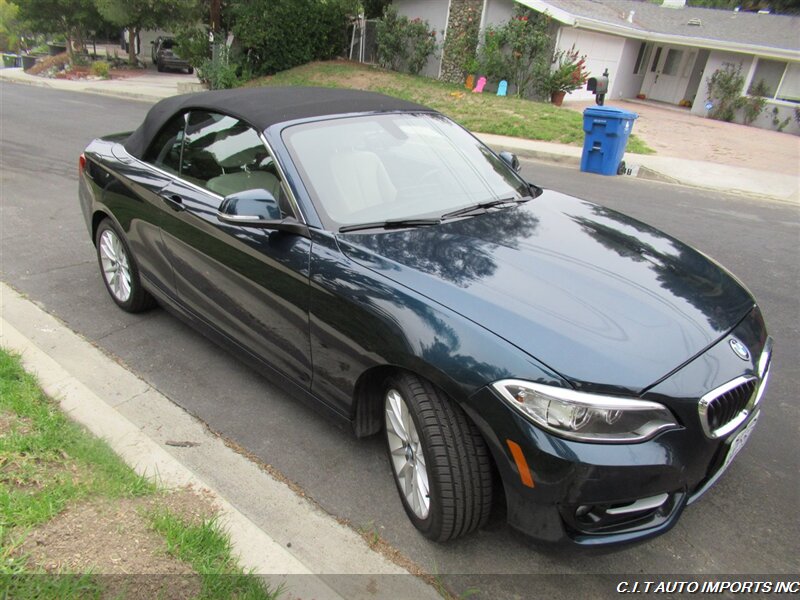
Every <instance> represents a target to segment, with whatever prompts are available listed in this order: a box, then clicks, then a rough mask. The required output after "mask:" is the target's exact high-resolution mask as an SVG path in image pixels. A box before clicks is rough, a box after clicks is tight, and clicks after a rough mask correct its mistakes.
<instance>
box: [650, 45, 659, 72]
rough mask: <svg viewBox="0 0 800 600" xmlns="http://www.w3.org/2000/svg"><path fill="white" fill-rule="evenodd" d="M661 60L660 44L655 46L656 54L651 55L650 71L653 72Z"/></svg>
mask: <svg viewBox="0 0 800 600" xmlns="http://www.w3.org/2000/svg"><path fill="white" fill-rule="evenodd" d="M659 60H661V46H659V47H658V48H656V55H655V56H654V57H653V64H652V65H650V72H651V73H655V72H656V68H657V67H658V61H659Z"/></svg>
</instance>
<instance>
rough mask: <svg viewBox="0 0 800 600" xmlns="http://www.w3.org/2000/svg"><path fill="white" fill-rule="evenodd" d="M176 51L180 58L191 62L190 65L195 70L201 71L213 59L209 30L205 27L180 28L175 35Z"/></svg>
mask: <svg viewBox="0 0 800 600" xmlns="http://www.w3.org/2000/svg"><path fill="white" fill-rule="evenodd" d="M175 50H176V52H177V53H178V56H180V57H181V58H183V59H184V60H187V61H189V64H190V65H192V66H193V67H194V68H195V69H199V68H200V67H201V65H203V64H204V63H205V62H206V61H207V60H208V59H210V58H211V44H210V43H209V41H208V29H206V28H205V27H181V28H179V29H178V30H177V32H176V34H175Z"/></svg>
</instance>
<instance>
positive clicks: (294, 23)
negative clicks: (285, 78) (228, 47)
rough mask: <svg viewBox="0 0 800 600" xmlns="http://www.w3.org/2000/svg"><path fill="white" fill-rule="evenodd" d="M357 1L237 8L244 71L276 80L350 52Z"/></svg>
mask: <svg viewBox="0 0 800 600" xmlns="http://www.w3.org/2000/svg"><path fill="white" fill-rule="evenodd" d="M354 6H355V3H354V2H353V1H352V0H255V1H253V2H236V3H232V4H231V5H230V8H229V18H230V22H231V30H232V32H233V34H234V36H235V38H236V40H238V43H239V44H240V45H241V56H242V58H241V63H242V64H241V65H240V66H241V68H243V69H245V70H249V71H250V72H252V73H253V74H254V75H271V74H273V73H277V72H278V71H283V70H286V69H290V68H292V67H295V66H297V65H302V64H305V63H307V62H311V61H312V60H326V59H330V58H333V57H335V56H337V55H339V54H342V53H343V52H344V50H345V48H346V47H347V45H348V43H349V40H348V38H347V23H348V16H349V14H350V13H351V11H352V10H353V8H354Z"/></svg>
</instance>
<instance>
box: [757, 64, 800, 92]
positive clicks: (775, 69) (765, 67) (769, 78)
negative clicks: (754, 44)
mask: <svg viewBox="0 0 800 600" xmlns="http://www.w3.org/2000/svg"><path fill="white" fill-rule="evenodd" d="M757 60H758V62H757V63H756V68H755V71H754V72H753V77H752V79H750V87H749V88H748V89H747V93H748V94H752V93H753V91H754V88H755V86H756V85H758V83H759V82H761V81H763V82H764V87H765V89H766V94H765V95H766V97H767V98H774V99H776V100H784V101H786V102H800V64H798V63H786V62H783V61H780V60H769V59H766V58H759V59H757Z"/></svg>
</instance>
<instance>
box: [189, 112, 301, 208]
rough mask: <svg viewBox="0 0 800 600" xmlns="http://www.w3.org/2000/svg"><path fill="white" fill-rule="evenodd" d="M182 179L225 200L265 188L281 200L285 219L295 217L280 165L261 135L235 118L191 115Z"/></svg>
mask: <svg viewBox="0 0 800 600" xmlns="http://www.w3.org/2000/svg"><path fill="white" fill-rule="evenodd" d="M181 177H183V178H184V179H186V180H188V181H191V182H193V183H195V184H196V185H199V186H202V187H204V188H206V189H208V190H210V191H212V192H214V193H215V194H219V195H220V196H223V197H224V196H227V195H229V194H234V193H236V192H242V191H244V190H251V189H258V188H261V189H265V190H267V191H269V192H270V193H271V194H272V195H273V196H275V198H276V199H277V200H278V203H279V204H280V207H281V211H282V212H283V213H284V216H295V215H294V212H293V211H292V209H291V207H290V203H289V201H288V195H287V194H286V190H285V187H284V184H283V182H282V181H281V177H280V174H279V171H278V168H277V165H276V164H275V161H274V159H273V158H272V156H271V155H270V153H269V152H268V151H267V148H266V146H265V145H264V143H263V142H262V141H261V138H260V137H259V135H258V133H257V132H256V130H255V129H253V128H252V127H250V126H249V125H247V124H246V123H244V122H243V121H240V120H238V119H235V118H234V117H230V116H227V115H221V114H217V113H209V112H204V111H192V112H191V113H189V119H188V122H187V126H186V143H185V144H184V148H183V159H182V161H181Z"/></svg>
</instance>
